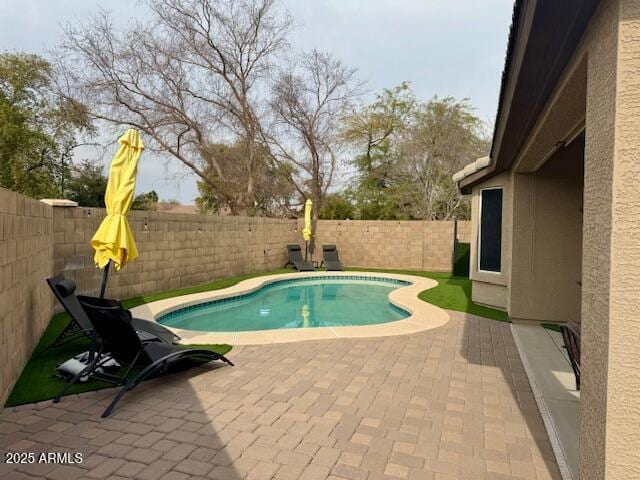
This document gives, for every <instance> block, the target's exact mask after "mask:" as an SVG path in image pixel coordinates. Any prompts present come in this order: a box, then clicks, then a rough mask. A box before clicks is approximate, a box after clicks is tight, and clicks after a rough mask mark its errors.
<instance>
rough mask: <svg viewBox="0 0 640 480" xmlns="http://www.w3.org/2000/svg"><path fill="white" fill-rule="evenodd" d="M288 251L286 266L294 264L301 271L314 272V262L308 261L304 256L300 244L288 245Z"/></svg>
mask: <svg viewBox="0 0 640 480" xmlns="http://www.w3.org/2000/svg"><path fill="white" fill-rule="evenodd" d="M287 253H288V255H289V260H288V261H287V263H285V265H284V266H285V267H287V266H289V265H293V266H294V267H295V268H296V270H298V271H299V272H313V271H314V270H315V269H316V268H315V267H314V266H313V263H312V262H308V261H306V260H305V259H304V258H302V249H301V248H300V245H287Z"/></svg>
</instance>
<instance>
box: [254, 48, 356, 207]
mask: <svg viewBox="0 0 640 480" xmlns="http://www.w3.org/2000/svg"><path fill="white" fill-rule="evenodd" d="M293 65H294V66H293V67H292V68H290V69H288V70H286V71H283V72H281V73H280V74H279V75H278V77H277V79H276V81H275V84H274V85H273V88H272V97H271V102H270V106H271V111H272V114H273V122H272V124H271V125H270V129H269V132H263V138H264V139H265V143H266V144H267V145H268V146H269V148H270V152H271V154H272V156H273V158H274V160H275V161H276V162H278V163H280V164H284V165H288V166H290V167H291V181H292V183H293V185H294V186H295V189H296V190H297V192H298V193H299V195H300V196H301V197H302V198H303V199H304V198H310V199H311V200H312V201H313V202H314V207H315V208H314V210H313V218H314V219H317V218H318V213H319V211H320V209H321V208H322V204H323V202H324V199H325V198H326V196H327V193H328V192H329V189H330V188H331V186H332V184H333V181H334V175H335V173H336V169H337V167H338V164H339V159H340V148H341V145H342V137H341V135H340V121H341V118H342V116H343V114H344V113H345V111H346V108H347V107H348V105H349V104H350V103H351V102H352V101H353V100H354V98H355V97H357V96H358V95H359V91H360V88H361V83H359V82H358V81H357V80H356V79H355V70H353V69H350V68H348V67H346V66H345V65H343V64H342V63H341V62H340V61H338V60H336V59H334V58H333V57H332V56H331V55H329V54H326V53H321V52H318V51H316V50H314V51H312V52H311V53H309V54H306V55H302V56H300V57H299V58H296V59H295V61H294V62H293Z"/></svg>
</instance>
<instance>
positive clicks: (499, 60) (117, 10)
mask: <svg viewBox="0 0 640 480" xmlns="http://www.w3.org/2000/svg"><path fill="white" fill-rule="evenodd" d="M213 1H215V0H213ZM282 1H283V3H284V6H285V8H287V9H288V10H289V13H290V14H291V16H292V17H293V19H294V22H295V29H294V32H293V35H292V37H291V43H292V44H293V47H294V48H295V49H297V50H303V51H304V50H310V49H313V48H317V49H319V50H322V51H326V52H329V53H331V54H333V55H334V56H335V57H337V58H339V59H340V60H341V61H342V62H344V63H345V64H346V65H349V66H351V67H353V68H357V70H358V77H359V78H360V79H362V80H364V81H366V87H367V90H368V91H369V96H371V97H372V96H373V95H374V94H375V93H376V92H380V91H381V90H382V89H383V88H391V87H394V86H396V85H398V84H400V83H401V82H403V81H405V80H406V81H409V82H410V83H411V86H412V89H413V91H414V93H415V94H416V95H417V96H418V98H420V99H423V100H427V99H429V98H431V97H433V96H434V95H438V96H439V97H444V96H449V95H451V96H453V97H456V98H459V99H460V98H468V99H469V100H470V102H471V104H472V105H474V106H475V107H476V113H477V114H478V116H479V117H480V118H482V119H483V120H485V121H488V122H493V120H494V118H495V113H496V109H497V105H498V93H499V88H500V76H501V73H502V68H503V65H504V57H505V51H506V47H507V37H508V31H509V25H510V23H511V12H512V8H513V0H476V1H469V0H282ZM100 8H104V9H107V10H110V11H112V12H113V13H114V14H115V17H116V19H117V22H118V23H126V22H127V21H128V19H129V18H132V17H135V16H142V17H144V16H145V15H146V14H147V11H146V9H145V7H144V6H143V5H141V4H140V3H139V2H136V1H132V0H128V1H127V0H2V1H1V2H0V18H1V19H2V28H1V29H0V51H24V52H32V53H39V54H42V55H45V56H46V54H47V52H48V51H49V50H51V49H53V48H54V47H55V46H56V44H57V43H58V42H59V41H60V38H61V35H62V27H63V26H64V25H67V24H73V23H76V22H84V21H86V20H87V18H89V17H90V16H91V15H93V14H94V13H96V12H97V11H98V10H99V9H100ZM115 148H116V147H115V145H111V146H110V147H109V148H107V149H106V153H103V151H102V150H100V151H97V150H87V151H83V152H82V153H81V154H82V156H83V158H89V159H91V160H95V161H101V162H103V163H104V164H107V163H108V161H109V159H110V158H111V156H112V155H113V153H115ZM138 171H139V173H138V184H137V191H138V192H144V191H148V190H152V189H153V190H156V192H158V194H159V196H160V198H161V199H164V200H168V199H176V200H178V201H180V202H181V203H183V204H192V203H193V202H194V200H195V198H196V197H197V195H198V193H197V188H196V179H195V176H194V175H193V174H191V173H189V171H188V170H186V169H185V168H184V167H182V166H181V164H179V162H178V160H170V159H169V160H168V159H164V158H159V157H156V156H154V155H153V154H149V155H143V156H142V157H141V159H140V164H139V170H138Z"/></svg>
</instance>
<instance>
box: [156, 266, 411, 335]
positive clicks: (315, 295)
mask: <svg viewBox="0 0 640 480" xmlns="http://www.w3.org/2000/svg"><path fill="white" fill-rule="evenodd" d="M411 284H412V282H409V281H404V280H398V279H393V278H386V277H371V276H357V275H353V276H344V275H340V276H328V275H323V276H318V277H305V278H290V279H286V280H277V281H274V282H271V283H268V284H266V285H264V286H262V287H260V288H259V289H257V290H256V291H253V292H251V293H245V294H242V295H235V296H231V297H228V298H223V299H216V300H211V301H207V302H202V303H198V304H196V305H191V306H188V307H183V308H179V309H177V310H174V311H171V312H169V313H165V314H163V315H160V316H159V317H158V318H157V321H158V323H161V324H163V325H165V326H167V327H172V328H178V329H184V330H197V331H209V332H246V331H255V330H277V329H290V328H300V329H304V328H314V327H341V326H360V325H374V324H381V323H387V322H393V321H396V320H401V319H404V318H407V317H409V316H410V313H409V312H408V311H406V310H404V309H402V308H400V307H397V306H395V305H393V304H392V303H390V302H389V293H390V292H391V291H393V290H396V289H398V288H401V287H405V286H408V285H411Z"/></svg>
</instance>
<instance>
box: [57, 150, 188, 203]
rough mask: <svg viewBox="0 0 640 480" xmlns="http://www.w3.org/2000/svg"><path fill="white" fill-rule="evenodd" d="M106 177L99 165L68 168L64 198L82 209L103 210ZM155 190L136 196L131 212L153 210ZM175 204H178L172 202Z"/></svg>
mask: <svg viewBox="0 0 640 480" xmlns="http://www.w3.org/2000/svg"><path fill="white" fill-rule="evenodd" d="M108 180H109V179H108V177H107V176H106V175H105V174H104V169H103V167H102V165H100V164H99V163H92V162H89V161H84V162H82V163H80V164H79V165H75V166H72V167H70V175H69V179H68V180H67V181H66V183H65V196H66V198H68V199H69V200H73V201H74V202H78V204H80V205H81V206H83V207H99V208H104V206H105V205H104V193H105V191H106V190H107V182H108ZM158 200H159V198H158V194H157V193H156V192H155V190H151V191H150V192H144V193H141V194H140V195H136V197H135V198H134V199H133V203H132V204H131V209H132V210H155V208H156V203H158ZM174 202H175V203H176V204H177V203H178V202H177V201H175V200H174Z"/></svg>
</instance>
